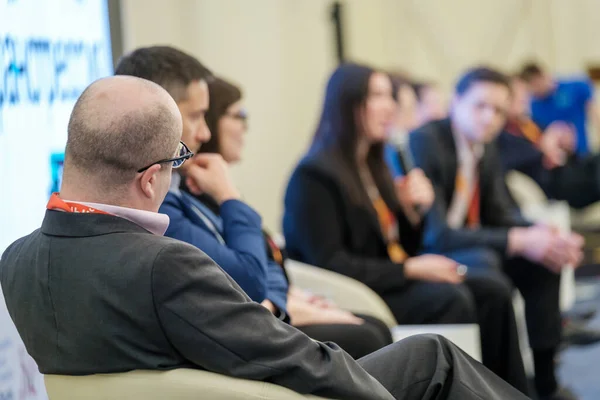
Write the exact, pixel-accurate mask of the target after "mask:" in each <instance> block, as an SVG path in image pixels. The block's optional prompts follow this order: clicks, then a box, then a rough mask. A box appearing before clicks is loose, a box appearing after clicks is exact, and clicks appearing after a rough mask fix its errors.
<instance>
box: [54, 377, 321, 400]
mask: <svg viewBox="0 0 600 400" xmlns="http://www.w3.org/2000/svg"><path fill="white" fill-rule="evenodd" d="M45 381H46V389H47V391H48V396H49V398H50V400H68V399H85V400H114V399H128V400H163V399H176V400H199V399H210V400H243V399H261V400H270V399H272V400H302V399H305V400H306V399H315V400H316V399H323V398H321V397H316V396H304V395H301V394H298V393H296V392H293V391H291V390H289V389H286V388H284V387H281V386H277V385H273V384H271V383H266V382H259V381H250V380H245V379H237V378H232V377H228V376H224V375H219V374H215V373H213V372H207V371H201V370H194V369H175V370H171V371H141V370H139V371H131V372H124V373H118V374H97V375H87V376H65V375H46V376H45Z"/></svg>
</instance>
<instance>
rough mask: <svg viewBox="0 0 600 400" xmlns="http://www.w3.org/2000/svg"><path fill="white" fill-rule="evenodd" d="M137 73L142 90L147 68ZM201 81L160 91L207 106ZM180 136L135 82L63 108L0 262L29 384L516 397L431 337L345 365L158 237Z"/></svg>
mask: <svg viewBox="0 0 600 400" xmlns="http://www.w3.org/2000/svg"><path fill="white" fill-rule="evenodd" d="M138 51H143V52H145V51H147V52H161V51H167V52H175V51H176V50H174V49H169V48H161V47H159V48H150V49H145V50H138ZM122 63H127V57H126V58H125V59H124V60H123V61H122ZM146 66H147V69H146V70H145V73H146V74H147V75H148V76H149V77H153V76H154V73H155V68H156V67H157V65H155V64H146ZM118 69H119V68H118ZM154 77H155V76H154ZM205 78H206V76H205V75H200V76H196V77H195V79H194V83H193V84H192V86H190V87H188V88H185V87H181V86H179V87H172V88H170V89H171V90H173V91H174V92H177V93H179V94H180V96H181V97H179V101H182V102H187V101H188V100H189V99H190V98H189V97H188V96H195V95H200V97H201V98H202V101H201V102H200V103H202V104H207V103H208V97H207V94H208V92H207V87H206V82H205V80H204V79H205ZM155 79H156V80H159V79H158V78H156V77H155ZM187 89H190V90H189V91H188V90H187ZM192 89H198V90H192ZM202 109H204V107H202ZM182 131H183V124H182V119H181V114H180V109H179V108H178V106H177V104H176V102H175V101H174V100H173V98H172V97H171V96H170V95H169V94H168V93H167V92H166V91H165V90H164V89H162V88H161V87H160V86H158V85H156V84H154V83H152V82H149V81H146V80H143V79H139V78H134V77H124V76H118V77H110V78H105V79H101V80H99V81H96V82H94V83H93V84H92V85H90V86H89V87H88V88H87V89H86V90H85V91H84V92H83V93H82V95H81V96H80V98H79V99H78V101H77V102H76V104H75V107H74V109H73V112H72V114H71V118H70V121H69V126H68V138H67V146H66V150H65V164H64V176H63V181H62V185H61V192H60V193H55V194H54V195H53V196H52V197H51V199H50V201H49V203H48V207H47V208H48V210H47V211H46V214H45V217H44V221H43V223H42V227H41V228H40V229H37V230H35V231H34V232H32V233H31V234H29V235H27V236H26V237H23V238H21V239H18V240H17V241H16V242H14V243H13V244H11V245H10V246H9V247H8V249H7V250H6V251H5V252H4V253H3V255H2V257H1V259H0V283H1V284H2V288H3V291H4V297H5V299H6V305H7V308H8V311H9V313H10V316H11V318H12V319H13V321H14V322H15V326H16V327H17V330H18V331H19V334H20V335H21V337H22V338H23V341H24V343H25V346H26V348H27V351H28V352H29V353H30V354H31V356H32V357H33V358H34V359H35V361H36V362H37V364H38V366H39V368H40V371H41V372H42V373H44V374H66V375H85V374H95V373H115V372H125V371H130V370H136V369H147V370H169V369H174V368H183V367H185V368H198V369H205V370H208V371H213V372H217V373H221V374H226V375H230V376H233V377H238V378H246V379H254V380H258V381H266V382H270V383H274V384H278V385H281V386H285V387H287V388H290V389H292V390H295V391H297V392H299V393H310V394H315V395H320V396H324V397H330V398H336V399H349V398H352V399H365V400H366V399H369V400H371V399H394V398H395V399H400V398H403V399H404V398H406V399H440V398H441V399H481V398H486V399H506V398H512V399H524V398H525V396H523V395H521V394H520V393H518V392H517V391H516V390H515V389H513V388H512V387H510V385H507V384H506V383H505V382H503V381H502V380H501V379H500V378H498V377H497V376H496V375H494V374H493V373H492V372H491V371H489V370H488V369H486V368H485V367H483V366H482V365H480V364H478V363H477V362H475V361H473V360H472V359H471V358H470V357H468V356H467V355H466V354H464V352H462V351H461V350H459V349H458V348H457V347H456V346H454V345H453V344H451V343H450V342H448V341H447V340H445V339H443V338H441V337H437V336H433V335H426V336H417V337H413V338H409V339H407V340H406V341H403V342H398V343H395V344H393V345H390V346H388V347H386V348H385V349H382V350H380V351H378V352H376V353H373V354H371V355H369V356H368V357H366V358H363V359H361V360H360V361H358V362H356V361H354V360H353V359H352V358H351V357H350V356H349V355H347V354H346V353H345V352H344V351H342V350H340V349H339V347H337V346H336V345H335V344H331V343H329V344H327V343H322V342H317V341H313V340H311V339H310V338H309V337H308V336H306V335H305V334H303V333H302V332H299V331H298V330H297V329H295V328H293V327H291V326H289V325H288V324H286V323H284V322H283V321H281V320H279V319H278V318H276V317H275V316H273V314H272V313H270V312H269V311H268V310H267V309H266V308H265V307H263V306H261V305H259V304H258V303H256V302H254V301H252V300H251V299H250V298H249V297H248V296H247V295H246V294H245V293H244V292H243V291H242V289H241V288H240V287H239V286H238V285H237V284H236V283H235V281H234V280H233V279H231V277H230V276H229V275H227V274H226V273H225V272H224V271H223V270H222V269H221V268H219V266H218V265H217V264H216V263H215V262H214V261H212V260H211V259H210V258H209V257H208V256H207V255H206V254H204V253H203V252H202V251H200V250H199V249H197V248H196V247H194V246H190V245H189V244H186V243H183V242H180V241H177V240H174V239H171V238H166V237H163V236H162V234H163V232H164V231H165V230H166V229H167V225H168V218H167V217H166V216H165V215H162V214H158V213H157V210H158V208H159V206H160V204H161V203H162V202H163V200H164V197H165V195H166V193H167V191H168V190H169V187H170V183H171V176H172V169H173V168H174V167H175V168H176V167H180V166H181V164H182V163H183V162H185V160H186V159H188V158H189V157H190V156H191V153H189V152H188V151H187V150H186V146H185V145H183V144H182V143H181V142H180V140H181V134H182ZM201 395H202V394H201V393H199V396H201Z"/></svg>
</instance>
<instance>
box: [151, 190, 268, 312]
mask: <svg viewBox="0 0 600 400" xmlns="http://www.w3.org/2000/svg"><path fill="white" fill-rule="evenodd" d="M183 207H184V204H182V202H181V200H180V199H178V198H177V197H176V196H175V195H173V194H171V193H169V194H168V195H167V197H166V198H165V201H164V202H163V204H162V205H161V207H160V210H159V212H161V213H164V214H167V215H168V216H169V218H170V219H171V222H170V224H169V228H168V229H167V233H166V236H169V237H172V238H174V239H178V240H181V241H183V242H186V243H189V244H191V245H193V246H196V247H197V248H199V249H200V250H202V251H203V252H205V253H206V254H207V255H208V256H209V257H210V258H212V259H213V260H214V261H215V262H216V263H217V264H218V265H219V266H220V267H221V268H222V269H223V270H224V271H225V272H227V273H228V274H229V275H230V276H231V277H232V278H233V280H235V281H236V282H237V284H238V285H240V287H241V288H242V289H244V291H245V292H246V293H247V294H248V296H249V297H250V298H251V299H252V300H254V301H256V302H261V301H263V300H264V299H265V298H266V295H267V254H266V251H265V245H264V239H263V234H262V230H261V218H260V216H259V215H258V214H257V213H256V212H254V211H253V210H252V209H251V208H250V207H249V206H247V205H246V204H244V203H243V202H241V201H237V200H230V201H227V202H225V203H223V204H222V205H221V217H222V219H223V228H224V229H223V231H224V232H223V239H224V240H225V245H224V244H222V243H220V242H219V240H218V239H217V238H216V237H215V235H214V234H213V233H212V232H211V231H210V230H209V229H208V227H206V226H205V225H204V224H202V223H196V222H194V221H192V220H191V219H190V218H188V216H187V215H186V214H185V212H184V211H183Z"/></svg>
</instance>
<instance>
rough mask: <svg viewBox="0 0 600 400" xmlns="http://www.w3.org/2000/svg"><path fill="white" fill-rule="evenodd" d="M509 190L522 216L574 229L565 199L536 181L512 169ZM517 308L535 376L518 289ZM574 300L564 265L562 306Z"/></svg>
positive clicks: (572, 278)
mask: <svg viewBox="0 0 600 400" xmlns="http://www.w3.org/2000/svg"><path fill="white" fill-rule="evenodd" d="M506 184H507V186H508V189H509V191H510V193H511V195H512V196H513V198H514V199H515V201H516V202H517V204H518V205H519V207H520V209H521V212H522V213H523V216H524V217H525V218H527V219H529V220H531V221H533V222H543V223H546V224H552V225H554V226H556V227H558V228H559V229H561V230H563V231H565V232H568V231H570V229H571V217H570V216H571V214H570V208H569V205H568V204H567V203H566V202H564V201H551V200H548V198H547V197H546V195H545V193H544V192H543V191H542V189H541V188H540V187H539V186H538V185H537V183H536V182H535V181H534V180H533V179H531V178H530V177H528V176H527V175H525V174H522V173H520V172H516V171H512V172H510V173H509V174H508V175H507V177H506ZM513 303H514V309H515V315H516V317H517V325H518V328H519V341H520V344H521V353H522V354H523V361H524V363H525V369H526V371H527V373H528V374H529V375H533V373H534V371H533V370H534V368H533V355H532V353H531V349H530V348H529V340H528V336H527V326H526V323H525V305H524V301H523V298H522V297H521V295H520V294H519V293H518V292H517V293H516V294H515V298H514V301H513ZM574 303H575V273H574V271H573V268H563V270H562V272H561V281H560V309H561V311H566V310H569V309H570V308H571V307H573V304H574Z"/></svg>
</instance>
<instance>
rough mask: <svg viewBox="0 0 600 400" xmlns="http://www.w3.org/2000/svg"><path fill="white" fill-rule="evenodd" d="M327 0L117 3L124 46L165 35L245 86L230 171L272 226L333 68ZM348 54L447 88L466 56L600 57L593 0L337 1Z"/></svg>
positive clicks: (580, 63) (572, 62) (552, 60)
mask: <svg viewBox="0 0 600 400" xmlns="http://www.w3.org/2000/svg"><path fill="white" fill-rule="evenodd" d="M330 3H331V2H330V1H325V0H170V1H163V0H122V8H123V24H124V29H123V32H124V37H125V50H126V51H127V50H131V49H133V48H135V47H138V46H142V45H149V44H157V43H168V44H172V45H175V46H177V47H180V48H181V49H183V50H186V51H189V52H190V53H192V54H193V55H195V56H196V57H198V58H199V59H200V60H201V61H202V62H203V63H205V64H207V65H208V66H209V67H210V68H212V69H213V70H214V71H215V72H216V73H217V74H220V75H223V76H224V77H226V78H230V79H232V80H234V81H235V82H237V83H239V84H240V85H241V86H242V87H243V88H244V91H245V94H246V103H247V104H246V105H247V108H248V110H249V113H250V130H249V133H248V140H247V148H246V153H245V156H244V161H243V162H242V163H241V165H240V166H238V167H237V168H235V173H234V177H235V179H236V182H237V183H238V185H239V186H240V188H241V190H242V192H243V193H244V196H245V198H246V200H247V201H248V202H249V203H250V204H251V205H253V206H254V207H255V208H256V209H257V210H258V211H259V212H260V213H261V214H262V215H263V217H264V221H265V224H266V225H267V226H268V227H269V228H271V229H275V230H279V224H280V216H281V211H282V195H283V191H284V189H285V183H286V179H287V177H288V175H289V173H290V171H291V169H292V168H293V166H294V164H295V163H296V161H297V159H298V158H299V157H300V155H301V154H302V152H303V151H304V150H305V148H306V146H307V144H308V143H309V140H310V137H311V136H312V133H313V130H314V127H315V124H316V120H317V117H318V109H319V107H320V105H321V100H322V93H323V85H324V83H325V81H326V79H327V76H328V74H329V73H330V72H331V69H332V68H333V67H334V66H335V64H336V61H335V50H334V48H333V30H332V27H331V23H330V19H329V18H330V17H329V6H330ZM344 3H345V17H346V18H345V28H346V29H345V33H346V37H347V52H348V55H349V56H350V57H351V58H353V59H357V60H360V61H364V62H368V63H370V64H373V65H377V66H381V67H385V68H388V67H400V68H402V69H403V70H407V71H410V72H411V73H412V74H414V75H415V76H417V77H421V78H427V79H434V80H437V81H440V82H441V83H442V85H444V86H445V87H446V88H448V89H449V88H450V87H451V85H452V83H453V82H454V80H455V78H456V75H457V74H458V73H460V72H461V71H462V70H463V69H464V68H465V67H467V66H469V65H471V64H473V63H482V62H485V63H488V64H491V65H494V66H496V67H500V68H505V69H514V68H517V67H518V66H519V65H520V64H521V63H522V62H523V61H526V60H528V59H530V58H533V57H535V58H537V59H539V60H540V61H542V62H544V63H546V64H547V65H548V66H549V67H550V68H551V69H553V70H554V71H556V72H558V73H575V72H581V71H583V70H584V68H585V66H586V65H587V64H588V63H591V62H599V63H600V46H597V44H596V40H595V39H596V38H597V37H600V1H598V0H576V1H573V0H528V1H526V0H502V1H500V0H496V1H492V0H488V1H481V0H454V1H447V0H345V1H344Z"/></svg>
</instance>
